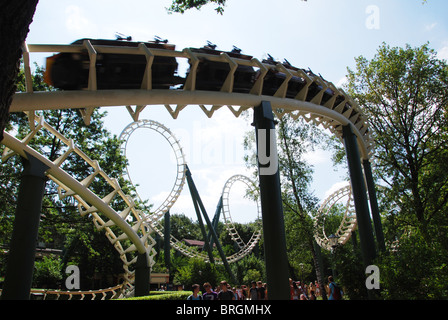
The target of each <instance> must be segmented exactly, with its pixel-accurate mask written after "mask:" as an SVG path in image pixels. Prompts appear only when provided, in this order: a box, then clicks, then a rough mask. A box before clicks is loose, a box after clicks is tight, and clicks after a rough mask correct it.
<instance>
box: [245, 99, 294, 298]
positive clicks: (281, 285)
mask: <svg viewBox="0 0 448 320" xmlns="http://www.w3.org/2000/svg"><path fill="white" fill-rule="evenodd" d="M253 125H254V126H255V133H256V140H257V158H258V175H259V180H260V197H261V212H262V219H263V237H264V250H265V263H266V275H267V282H268V286H269V299H272V300H289V299H290V293H289V272H288V257H287V254H286V237H285V225H284V217H283V204H282V197H281V189H280V175H279V172H278V154H277V148H276V143H277V141H276V138H275V121H274V115H273V113H272V108H271V104H270V102H267V101H263V102H262V103H261V105H260V106H258V107H255V108H254V123H253Z"/></svg>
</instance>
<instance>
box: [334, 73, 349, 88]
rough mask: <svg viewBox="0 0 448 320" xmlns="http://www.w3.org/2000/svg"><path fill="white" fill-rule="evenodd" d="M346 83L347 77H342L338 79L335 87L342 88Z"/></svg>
mask: <svg viewBox="0 0 448 320" xmlns="http://www.w3.org/2000/svg"><path fill="white" fill-rule="evenodd" d="M347 82H348V79H347V77H345V76H344V77H342V78H341V79H339V81H338V82H337V83H336V87H337V88H342V87H343V86H344V85H345V84H346V83H347Z"/></svg>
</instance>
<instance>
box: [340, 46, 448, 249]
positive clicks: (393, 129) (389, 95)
mask: <svg viewBox="0 0 448 320" xmlns="http://www.w3.org/2000/svg"><path fill="white" fill-rule="evenodd" d="M348 71H349V74H348V81H349V82H348V90H349V93H350V94H351V95H352V97H354V98H355V99H356V100H357V101H358V102H359V104H360V106H361V107H362V108H363V109H364V111H365V113H366V115H367V117H368V118H369V119H370V123H371V126H372V131H373V132H372V134H373V135H374V139H375V148H376V152H375V165H376V167H377V169H376V172H377V174H378V175H379V177H380V179H381V181H383V182H385V183H386V184H387V185H388V186H389V187H390V191H389V195H390V197H391V198H392V199H394V201H395V202H396V203H397V205H398V206H399V207H400V209H401V210H400V213H401V218H402V219H405V223H406V225H408V226H415V227H417V228H419V229H420V230H421V232H422V234H423V235H424V236H425V238H426V239H427V240H428V241H430V237H429V233H430V225H431V223H432V222H434V221H436V220H437V219H438V218H439V217H440V216H441V215H443V214H444V212H446V208H447V204H448V175H447V174H446V172H447V169H448V167H447V165H448V161H447V160H448V158H447V157H448V153H447V147H448V139H447V137H448V136H447V129H448V127H447V124H448V123H447V103H448V90H447V88H448V66H447V64H446V62H444V61H441V60H438V59H437V57H436V53H435V52H434V51H433V50H431V49H429V48H428V45H423V46H421V47H418V48H411V47H410V46H409V45H407V46H406V47H405V48H391V47H389V46H388V45H386V44H383V45H382V46H381V47H380V48H379V50H378V52H377V54H376V55H375V57H374V58H373V59H372V60H371V61H368V60H367V59H366V58H364V57H359V58H357V59H356V71H352V70H350V69H349V70H348Z"/></svg>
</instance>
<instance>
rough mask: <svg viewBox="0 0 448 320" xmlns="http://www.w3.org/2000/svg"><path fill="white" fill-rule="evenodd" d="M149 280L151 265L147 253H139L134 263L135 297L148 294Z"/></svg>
mask: <svg viewBox="0 0 448 320" xmlns="http://www.w3.org/2000/svg"><path fill="white" fill-rule="evenodd" d="M150 281H151V267H150V266H149V258H148V254H147V253H139V254H138V257H137V262H136V264H135V282H134V287H135V289H134V290H135V292H134V296H135V297H142V296H147V295H149V290H150Z"/></svg>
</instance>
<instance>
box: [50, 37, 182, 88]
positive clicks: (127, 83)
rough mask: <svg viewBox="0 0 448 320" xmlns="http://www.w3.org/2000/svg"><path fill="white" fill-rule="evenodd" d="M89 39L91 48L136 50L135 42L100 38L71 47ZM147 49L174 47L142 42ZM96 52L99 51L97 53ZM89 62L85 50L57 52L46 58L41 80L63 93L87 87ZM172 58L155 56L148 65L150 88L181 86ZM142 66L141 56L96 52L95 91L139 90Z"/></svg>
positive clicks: (143, 66)
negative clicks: (62, 90) (45, 66)
mask: <svg viewBox="0 0 448 320" xmlns="http://www.w3.org/2000/svg"><path fill="white" fill-rule="evenodd" d="M84 40H89V41H90V43H91V44H92V45H93V46H115V47H116V46H120V47H134V48H135V47H137V46H138V45H139V42H131V41H120V40H101V39H80V40H76V41H75V42H73V43H72V44H73V45H82V44H83V42H84ZM144 44H145V45H146V46H147V47H148V48H154V49H167V50H174V49H175V46H174V45H171V44H166V43H165V42H162V41H160V40H155V41H152V42H145V43H144ZM99 51H100V50H99ZM89 65H90V59H89V55H88V52H87V49H86V50H85V51H83V52H81V53H59V54H56V55H53V56H52V57H48V58H47V68H46V71H45V75H44V79H45V82H46V83H47V84H49V85H52V86H54V87H55V88H58V89H64V90H80V89H85V88H87V87H88V78H89ZM177 66H178V64H177V62H176V58H174V57H161V56H155V57H154V61H153V64H152V67H151V68H152V69H151V70H152V88H153V89H169V88H170V86H173V85H176V84H179V83H182V80H181V78H180V77H177V76H175V72H176V70H177ZM145 67H146V57H145V56H144V55H133V54H116V53H98V54H97V57H96V76H97V89H140V88H141V84H142V80H143V75H144V72H145Z"/></svg>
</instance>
